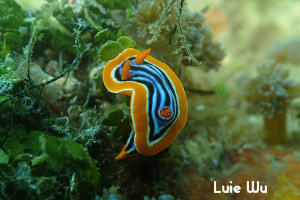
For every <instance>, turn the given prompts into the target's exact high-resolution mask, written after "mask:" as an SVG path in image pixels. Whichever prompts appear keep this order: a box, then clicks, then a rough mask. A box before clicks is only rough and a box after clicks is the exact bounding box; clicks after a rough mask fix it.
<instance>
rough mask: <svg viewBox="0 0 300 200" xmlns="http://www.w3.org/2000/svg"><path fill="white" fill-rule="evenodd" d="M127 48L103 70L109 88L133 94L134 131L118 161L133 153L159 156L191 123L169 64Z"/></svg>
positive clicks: (179, 84)
mask: <svg viewBox="0 0 300 200" xmlns="http://www.w3.org/2000/svg"><path fill="white" fill-rule="evenodd" d="M150 51H151V50H150V49H148V50H145V51H144V52H141V51H139V50H137V49H132V48H130V49H125V50H124V51H123V52H122V53H120V54H119V55H118V56H117V57H116V58H115V59H113V60H111V61H109V62H108V63H107V64H106V66H105V68H104V71H103V81H104V84H105V87H106V88H107V89H108V90H109V91H110V92H113V93H120V94H125V95H129V96H130V97H131V99H130V111H131V117H132V123H133V126H132V127H133V130H132V131H131V133H130V136H129V138H128V140H127V143H126V145H124V147H123V148H122V150H121V152H120V153H119V155H118V156H117V157H116V159H117V160H121V159H123V158H125V157H126V156H127V155H129V154H132V153H136V152H138V153H140V154H143V155H155V154H157V153H159V152H160V151H162V150H163V149H165V148H166V147H168V146H169V145H170V144H171V143H172V142H173V140H174V139H175V138H176V136H177V135H178V134H179V133H180V131H181V129H182V128H183V127H184V126H185V123H186V120H187V110H188V108H187V101H186V94H185V91H184V89H183V86H182V84H181V81H180V80H179V78H178V77H177V76H176V74H175V73H174V72H173V71H172V69H171V68H170V67H169V66H168V65H167V64H165V63H163V62H161V61H159V60H157V59H155V58H153V57H152V56H150V55H149V54H150Z"/></svg>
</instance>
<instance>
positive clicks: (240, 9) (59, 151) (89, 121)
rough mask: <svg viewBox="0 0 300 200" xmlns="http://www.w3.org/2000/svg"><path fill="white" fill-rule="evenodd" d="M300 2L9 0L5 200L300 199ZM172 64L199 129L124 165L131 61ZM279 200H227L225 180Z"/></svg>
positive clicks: (3, 71) (2, 157)
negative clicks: (123, 77)
mask: <svg viewBox="0 0 300 200" xmlns="http://www.w3.org/2000/svg"><path fill="white" fill-rule="evenodd" d="M299 10H300V1H299V0H263V1H261V0H251V1H239V0H232V1H226V0H185V1H184V0H0V199H4V200H5V199H18V200H19V199H26V200H27V199H47V200H50V199H51V200H53V199H59V200H61V199H72V200H79V199H94V200H123V199H124V200H178V199H180V200H210V199H214V200H219V199H220V200H223V199H224V200H231V199H233V200H234V199H238V200H243V199H245V200H247V199H268V200H277V199H278V200H279V199H280V200H297V199H300V126H299V125H300V23H299V17H300V12H299ZM127 48H136V49H139V50H141V51H143V50H145V49H148V48H151V55H152V56H153V57H155V58H157V59H159V60H161V61H163V62H164V63H166V64H168V65H169V66H170V67H171V68H172V70H173V71H174V72H175V73H176V74H177V75H178V77H179V78H180V80H181V82H182V84H183V86H184V88H185V91H186V95H187V102H188V119H187V123H186V125H185V127H184V128H183V129H182V130H181V132H180V134H179V136H178V137H177V138H176V140H175V141H174V142H173V143H172V144H171V145H170V146H169V147H168V148H166V149H165V150H163V151H162V152H160V153H158V154H156V155H154V156H144V155H141V154H134V155H132V156H129V157H128V158H125V159H124V160H121V161H118V160H116V159H115V157H116V156H117V155H118V153H119V152H120V150H121V148H122V146H123V145H124V144H125V143H126V141H127V138H128V137H129V134H130V132H131V126H132V125H131V113H130V107H129V104H130V99H129V97H127V96H124V95H115V94H112V93H110V92H108V91H107V89H106V87H105V85H104V84H103V73H102V72H103V69H104V66H105V65H106V64H107V62H108V61H109V60H111V59H113V58H115V57H117V56H118V55H119V53H121V52H122V51H123V50H124V49H127ZM214 181H216V182H217V183H218V185H221V184H229V183H230V181H232V182H233V183H234V184H235V185H240V186H242V188H244V187H245V184H246V182H247V181H260V183H261V184H263V185H267V186H268V193H267V194H264V193H257V194H254V193H247V192H246V191H245V190H241V193H238V194H227V193H222V194H215V193H214V189H213V182H214Z"/></svg>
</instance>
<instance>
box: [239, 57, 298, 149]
mask: <svg viewBox="0 0 300 200" xmlns="http://www.w3.org/2000/svg"><path fill="white" fill-rule="evenodd" d="M257 72H258V75H257V77H255V78H252V79H250V80H249V81H248V82H247V83H246V85H245V98H246V100H247V101H248V102H250V103H251V105H252V108H253V109H254V110H255V111H256V112H258V113H262V114H263V116H264V126H265V130H266V131H267V133H268V135H267V136H266V141H268V142H270V143H285V142H286V141H287V138H286V109H287V106H288V103H289V101H290V100H291V99H293V98H295V97H296V96H297V95H298V91H299V89H298V86H297V84H296V83H295V82H294V81H292V80H290V79H289V78H288V69H287V68H285V67H284V66H281V65H278V64H276V63H275V62H271V63H270V64H263V65H259V66H258V67H257Z"/></svg>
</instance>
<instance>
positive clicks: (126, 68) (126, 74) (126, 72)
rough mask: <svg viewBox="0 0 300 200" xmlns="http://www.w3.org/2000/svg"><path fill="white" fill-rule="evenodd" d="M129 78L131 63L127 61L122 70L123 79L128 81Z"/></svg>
mask: <svg viewBox="0 0 300 200" xmlns="http://www.w3.org/2000/svg"><path fill="white" fill-rule="evenodd" d="M129 78H130V61H129V60H126V62H125V64H124V66H123V69H122V73H121V79H122V80H128V79H129Z"/></svg>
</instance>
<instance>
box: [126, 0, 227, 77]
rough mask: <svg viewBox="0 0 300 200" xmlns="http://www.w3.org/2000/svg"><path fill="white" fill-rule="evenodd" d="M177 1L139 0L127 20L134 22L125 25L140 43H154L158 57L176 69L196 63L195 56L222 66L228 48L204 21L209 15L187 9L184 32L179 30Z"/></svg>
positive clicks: (216, 65) (153, 47) (141, 44)
mask: <svg viewBox="0 0 300 200" xmlns="http://www.w3.org/2000/svg"><path fill="white" fill-rule="evenodd" d="M175 2H176V3H177V1H175ZM176 3H174V2H173V3H172V1H167V0H164V1H160V0H152V1H138V3H137V7H136V9H135V11H134V12H135V15H134V18H133V19H132V18H128V19H127V20H128V21H127V22H126V23H129V24H130V25H129V26H124V29H125V31H126V32H127V33H128V34H129V35H130V36H132V37H133V38H134V40H135V41H136V42H137V45H138V46H141V47H143V48H149V47H150V48H151V49H152V53H153V55H154V56H155V57H158V58H159V59H161V60H163V61H164V62H165V63H168V65H170V66H171V67H172V68H173V69H175V71H176V72H178V70H179V69H180V68H181V67H182V65H187V64H190V65H193V64H195V62H194V61H193V59H196V60H197V62H199V61H200V62H201V63H203V65H205V66H207V67H208V68H209V69H212V68H215V69H216V68H218V67H219V66H220V62H221V60H222V59H223V58H224V52H223V50H222V49H221V48H220V45H219V44H218V43H215V42H213V40H212V33H211V32H210V30H209V28H208V27H207V26H206V25H205V24H204V20H205V17H204V16H203V15H202V13H201V12H189V11H188V10H186V9H183V11H182V15H181V19H180V22H181V29H182V33H178V31H179V27H178V25H177V17H178V15H179V13H178V10H177V8H176V6H174V4H176ZM167 8H169V9H168V10H166V9H167ZM162 13H163V14H162ZM180 34H181V36H180ZM190 54H193V56H192V55H190ZM191 57H192V58H191ZM191 60H192V61H193V62H191Z"/></svg>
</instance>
